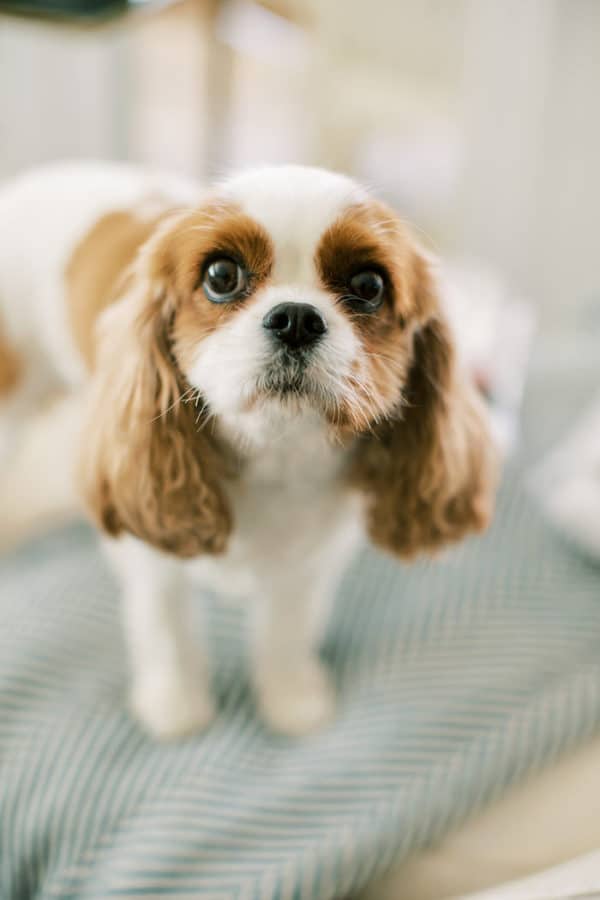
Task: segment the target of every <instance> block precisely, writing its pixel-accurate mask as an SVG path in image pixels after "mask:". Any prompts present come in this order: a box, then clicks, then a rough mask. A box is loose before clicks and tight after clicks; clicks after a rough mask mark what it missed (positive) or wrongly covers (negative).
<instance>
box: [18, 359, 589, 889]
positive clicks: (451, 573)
mask: <svg viewBox="0 0 600 900" xmlns="http://www.w3.org/2000/svg"><path fill="white" fill-rule="evenodd" d="M559 376H560V373H558V374H557V375H556V378H557V382H556V383H557V384H558V378H559ZM561 383H562V390H563V393H564V380H563V381H562V382H561ZM586 383H587V379H584V378H582V379H580V380H577V379H576V378H573V379H572V381H571V388H570V390H569V392H568V393H567V394H565V396H564V398H563V401H564V402H563V404H562V407H561V415H562V418H561V416H559V415H557V412H558V411H557V409H556V404H555V408H554V409H553V411H552V415H550V414H549V413H548V405H547V404H545V405H544V404H540V396H549V394H548V392H549V391H550V390H551V389H552V382H551V381H550V382H549V381H548V378H547V377H546V376H544V378H542V379H540V380H539V381H538V382H536V384H535V386H534V388H533V393H531V392H530V399H529V407H528V408H529V409H530V410H533V411H535V416H532V417H531V418H529V416H526V433H525V441H524V450H523V452H522V454H521V456H520V457H519V458H518V459H516V460H514V461H513V462H511V463H510V465H509V466H508V467H507V469H506V471H505V474H504V479H503V484H502V488H501V491H500V497H499V507H498V515H497V517H496V520H495V522H494V525H493V527H492V528H491V530H490V532H489V533H488V534H487V535H485V536H484V537H481V538H474V539H473V540H471V541H469V542H467V543H465V544H464V545H463V546H461V547H459V548H456V549H454V550H452V551H451V552H449V553H448V554H447V555H446V556H445V557H444V558H443V559H441V560H438V561H436V562H424V563H419V564H417V565H414V566H410V567H401V566H399V565H397V564H396V563H395V562H394V561H393V560H389V559H387V558H384V557H383V556H379V555H377V554H375V553H374V552H373V551H371V550H365V552H364V553H363V555H362V557H361V558H360V560H359V561H358V562H357V564H356V565H355V566H354V568H353V569H352V571H350V572H349V573H348V575H347V577H346V579H345V582H344V584H343V586H342V589H341V591H340V596H339V598H338V604H337V608H336V613H335V615H334V619H333V621H332V623H331V627H330V630H329V634H328V638H327V641H326V642H325V645H324V647H323V653H324V655H325V656H326V658H327V659H328V661H329V663H330V665H331V666H332V668H333V670H334V673H335V677H336V679H337V682H338V686H339V691H340V706H339V714H338V717H337V720H336V722H335V723H334V724H333V725H332V726H331V727H330V728H329V729H328V730H327V731H325V732H323V733H322V734H319V735H315V736H313V737H310V738H307V739H304V740H300V741H292V740H285V739H283V738H276V737H273V736H272V735H270V734H269V733H268V732H267V731H266V730H265V729H264V727H263V726H262V724H261V722H260V721H259V719H258V717H257V716H256V714H255V710H254V708H253V705H252V700H251V696H250V692H249V689H248V679H247V672H246V661H245V656H244V632H245V627H246V626H245V621H244V616H243V610H242V609H238V608H232V607H225V606H223V605H222V604H220V603H218V601H217V599H216V598H215V597H212V596H204V597H201V596H200V595H199V596H198V604H200V603H202V604H205V605H206V606H207V607H208V610H209V634H210V643H211V646H212V648H213V652H212V655H213V659H214V661H215V663H216V665H215V669H214V673H213V677H214V684H215V690H216V693H217V696H218V698H219V705H220V716H219V719H218V721H217V723H216V725H215V726H214V727H213V729H212V730H211V731H210V732H209V733H208V734H206V735H204V736H199V737H196V738H192V739H190V740H188V741H185V742H182V743H180V744H176V745H172V746H159V745H156V744H154V743H152V742H151V741H150V740H149V739H148V738H147V737H146V736H145V735H144V734H143V733H142V732H141V731H140V730H139V728H138V727H137V725H136V723H135V722H134V721H132V719H131V718H130V717H129V715H128V714H127V712H126V709H125V705H124V689H125V683H126V667H125V662H124V649H123V646H122V643H121V636H120V630H119V622H118V605H117V596H116V589H115V584H114V582H113V580H112V578H111V576H110V573H109V571H108V569H107V567H106V565H105V563H104V561H103V559H102V556H101V554H100V553H99V551H98V547H97V543H96V539H95V537H94V535H93V534H92V533H91V532H90V531H88V530H87V529H86V528H84V527H83V526H75V527H71V528H67V529H65V530H62V531H59V532H57V533H55V534H52V535H50V536H49V537H47V538H45V539H42V540H38V541H36V542H33V543H31V544H29V545H28V546H26V547H25V548H23V549H22V550H20V551H18V552H17V553H14V554H12V555H11V556H9V557H7V558H5V559H4V560H2V561H1V562H0V862H1V865H0V896H2V898H6V900H25V898H30V897H36V898H38V900H46V898H73V900H80V898H103V900H104V898H108V897H123V898H125V897H137V898H139V897H155V896H168V897H170V898H180V897H181V898H183V897H187V898H189V897H209V898H211V900H217V898H221V900H225V898H234V897H235V898H242V897H243V898H248V900H251V898H261V900H263V898H265V900H266V898H273V900H275V898H278V900H280V898H293V900H296V898H298V900H300V898H302V900H317V898H318V900H328V898H331V900H335V898H342V897H347V896H350V895H352V896H354V895H356V894H358V893H359V892H362V891H365V890H367V889H369V892H368V894H367V895H366V896H369V897H373V898H376V897H379V898H383V897H385V898H392V897H393V898H394V900H407V898H410V900H416V898H419V900H421V898H425V897H430V898H433V897H438V898H439V897H441V896H445V895H448V894H450V893H461V892H463V893H464V892H465V891H468V890H475V889H478V888H479V887H483V886H485V885H487V884H490V883H493V882H494V881H500V880H504V879H506V878H509V877H516V876H518V875H520V874H522V872H524V871H528V870H529V869H528V868H527V866H525V864H524V863H523V859H521V860H518V859H515V858H513V859H512V860H511V859H510V853H508V855H507V856H506V857H505V859H504V862H505V863H506V865H504V866H503V865H502V862H503V859H502V853H497V852H496V851H498V850H500V849H501V848H500V845H499V844H498V840H497V836H498V834H504V835H505V837H508V838H511V840H512V844H511V846H512V847H513V850H514V848H515V846H516V847H517V849H520V850H521V851H523V852H522V854H521V856H522V857H525V856H526V855H527V854H526V853H525V852H524V846H523V845H524V840H525V838H524V837H523V834H524V832H523V831H519V827H518V826H521V827H523V822H526V821H532V822H534V823H535V821H539V819H538V820H535V819H531V818H528V817H530V816H531V815H535V812H534V810H535V802H533V801H531V795H532V794H533V795H534V797H537V798H538V799H537V801H536V802H538V809H540V808H541V809H542V810H544V809H547V806H546V807H544V803H547V802H548V797H549V796H550V795H549V793H548V790H547V789H548V787H549V786H556V785H558V784H559V783H561V779H560V777H557V774H556V773H559V774H560V771H561V767H565V766H566V767H567V769H568V771H569V772H571V769H570V768H569V766H571V765H572V768H573V769H574V770H577V772H581V766H580V764H579V762H578V761H577V762H575V763H574V764H570V763H569V759H571V760H579V759H583V758H584V757H585V758H586V759H587V763H586V766H587V768H586V769H585V771H586V772H587V773H591V774H593V775H595V777H596V782H595V783H596V784H597V783H598V780H599V779H598V768H600V756H599V755H598V754H599V753H600V748H599V745H598V738H597V735H598V734H599V732H600V568H599V567H598V565H597V564H596V563H594V562H593V561H592V560H590V559H587V558H585V557H584V556H583V555H581V554H580V553H579V552H578V551H577V550H576V549H575V548H573V547H570V546H569V545H568V544H567V543H566V542H565V541H564V540H563V539H562V538H561V537H560V535H558V534H556V533H554V531H553V530H552V529H551V528H550V527H549V526H548V525H547V524H546V522H545V521H544V519H543V517H542V515H541V513H540V512H539V510H538V508H537V506H536V503H535V501H534V500H533V499H532V498H531V497H530V496H529V493H528V491H527V489H526V487H525V480H526V479H525V476H524V473H525V472H527V470H528V467H529V466H530V464H531V461H532V460H533V459H534V458H535V455H536V453H537V452H538V450H539V444H540V442H545V441H547V440H548V439H549V437H550V436H551V435H550V432H551V431H552V430H553V431H554V433H556V432H557V430H560V428H561V427H563V426H564V422H565V420H566V418H568V416H569V415H570V414H571V412H572V408H573V407H574V406H576V405H577V404H578V403H579V401H580V399H581V397H582V395H583V393H585V389H586ZM536 392H537V393H536ZM550 419H552V422H551V423H550ZM536 442H537V444H536ZM580 754H582V756H580ZM596 761H598V766H597V765H596ZM572 774H573V772H571V774H570V775H569V779H570V778H571V775H572ZM590 777H591V775H590ZM544 779H546V782H545V787H544ZM540 780H541V781H540ZM540 783H541V784H542V788H541V789H540V788H539V785H540ZM574 783H575V782H574V781H572V780H571V781H569V780H568V786H567V788H566V789H565V790H563V793H562V795H561V794H560V793H559V794H558V796H562V797H563V798H565V797H571V798H573V797H574V796H575V795H574V794H573V792H572V788H571V785H572V784H574ZM587 784H588V785H591V782H589V781H588V782H587ZM536 785H538V787H537V788H536ZM586 794H587V796H586ZM577 796H578V797H580V798H581V799H582V800H584V801H585V803H586V804H587V807H588V808H589V809H590V811H591V816H590V818H589V819H588V820H587V824H588V826H589V828H591V829H592V831H591V832H590V831H589V828H588V834H587V835H583V836H582V841H583V843H582V841H580V840H579V837H580V836H579V835H576V837H577V840H574V841H573V842H572V843H571V844H569V845H567V844H566V843H565V842H564V840H563V839H562V838H560V839H559V840H558V844H559V850H558V853H559V854H563V857H562V858H566V856H569V855H575V854H576V853H579V852H581V853H583V852H586V851H587V850H588V849H592V847H590V846H588V845H589V844H593V843H594V841H595V840H596V836H595V834H594V833H593V832H594V831H595V823H596V822H600V816H598V814H597V813H598V807H597V805H596V806H594V803H595V804H597V803H598V800H597V798H598V797H599V796H600V792H598V791H597V790H595V791H593V789H592V790H591V791H590V790H589V788H588V790H587V791H586V790H585V789H584V790H581V789H580V791H579V794H577ZM523 798H525V799H523ZM528 798H529V800H528ZM588 798H593V800H592V799H589V800H588ZM565 802H566V801H565V800H564V799H563V801H561V806H564V804H565ZM573 802H574V801H573ZM511 803H515V805H514V806H513V807H511V806H510V804H511ZM523 803H525V806H523ZM540 803H541V807H540ZM582 808H583V807H582ZM507 809H508V812H507V811H506V810H507ZM511 810H512V811H511ZM490 817H492V819H491V825H490V824H489V823H490ZM494 817H495V818H494ZM546 818H547V816H545V815H542V819H546ZM558 818H565V816H564V815H563V814H562V813H559V816H558ZM579 819H580V817H579V816H578V815H575V811H574V814H573V816H572V820H573V821H579ZM486 822H487V823H488V824H487V825H486ZM546 824H547V823H546ZM494 829H495V830H494ZM532 829H533V830H535V824H534V825H532ZM513 839H514V840H513ZM597 839H598V844H599V845H600V825H599V826H598V835H597ZM486 841H491V845H492V847H493V848H494V852H492V853H491V854H488V857H486V855H485V852H484V849H485V847H486V846H488V847H489V846H490V844H489V843H486ZM586 841H587V844H588V845H586ZM509 843H510V841H509ZM576 845H577V846H576ZM436 860H437V863H436ZM440 860H442V863H441V868H440V867H439V866H440ZM498 860H500V864H498ZM507 860H508V861H507ZM554 861H555V860H554V859H550V858H548V857H547V856H544V854H543V853H541V854H539V855H538V856H537V857H536V854H535V852H532V853H529V857H528V863H529V865H531V864H532V863H533V864H534V865H533V867H534V868H535V867H537V866H539V867H541V866H543V865H549V864H551V863H552V862H554ZM556 861H559V860H556ZM436 864H437V865H438V869H437V872H438V876H439V872H440V871H441V872H442V875H443V873H444V872H446V876H444V877H438V876H436V875H435V866H436ZM419 866H421V869H420V870H419ZM477 866H479V869H478V870H477ZM494 866H496V869H494ZM519 866H522V869H521V871H519ZM452 867H456V868H457V869H460V870H461V872H462V875H461V876H460V877H458V878H454V880H453V879H452V878H451V877H447V872H448V871H449V870H452ZM511 867H512V868H511ZM469 870H471V872H473V871H474V870H476V871H477V872H478V874H477V877H476V878H474V879H473V878H471V880H469V878H468V877H465V872H466V873H467V875H468V874H469ZM386 873H388V874H387V878H388V881H387V885H385V884H384V883H383V882H382V881H381V880H380V879H381V878H382V877H383V876H384V875H385V874H386ZM390 873H391V874H390ZM394 873H395V874H394ZM432 873H433V874H432ZM390 879H392V880H390ZM385 891H387V893H385ZM428 891H429V893H428Z"/></svg>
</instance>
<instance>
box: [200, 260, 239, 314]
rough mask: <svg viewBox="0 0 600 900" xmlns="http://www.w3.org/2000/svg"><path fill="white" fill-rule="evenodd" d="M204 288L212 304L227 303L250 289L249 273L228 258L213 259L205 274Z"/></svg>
mask: <svg viewBox="0 0 600 900" xmlns="http://www.w3.org/2000/svg"><path fill="white" fill-rule="evenodd" d="M202 287H203V288H204V293H205V294H206V296H207V298H208V299H209V300H210V301H211V302H212V303H227V302H228V301H229V300H235V299H236V298H237V297H240V296H241V295H242V294H243V293H244V291H245V290H246V288H247V287H248V273H247V272H246V270H245V269H244V268H243V267H242V266H241V265H240V264H239V263H237V262H236V261H235V260H234V259H230V258H229V257H228V256H223V257H220V258H219V259H213V261H212V262H211V263H210V265H208V266H207V268H206V272H205V273H204V279H203V281H202Z"/></svg>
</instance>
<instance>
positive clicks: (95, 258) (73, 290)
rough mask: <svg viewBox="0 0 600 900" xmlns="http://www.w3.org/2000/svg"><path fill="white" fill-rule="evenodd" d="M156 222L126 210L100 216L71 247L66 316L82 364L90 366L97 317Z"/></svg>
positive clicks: (94, 351)
mask: <svg viewBox="0 0 600 900" xmlns="http://www.w3.org/2000/svg"><path fill="white" fill-rule="evenodd" d="M156 224H157V220H156V219H153V220H151V221H150V220H144V219H141V218H139V217H137V216H136V215H134V214H133V213H132V212H130V211H128V210H115V211H114V212H110V213H107V214H106V215H105V216H102V218H100V219H99V220H98V221H97V222H96V224H95V225H94V227H93V228H92V229H91V230H90V231H89V232H88V233H87V234H86V235H85V236H84V238H83V240H82V241H81V242H80V244H79V245H78V246H77V247H76V248H75V251H74V253H73V255H72V256H71V259H70V260H69V263H68V265H67V269H66V272H65V286H66V301H67V314H68V316H69V324H70V327H71V332H72V334H73V338H74V340H75V344H76V345H77V348H78V350H79V352H80V353H81V355H82V357H83V359H84V361H85V363H86V365H87V366H88V367H89V368H90V369H91V368H93V366H94V362H95V355H96V336H95V329H96V323H97V321H98V317H99V316H100V314H101V313H102V312H103V311H104V310H105V309H106V307H107V306H109V305H110V304H111V303H113V302H114V300H115V299H116V296H117V286H118V285H119V284H120V281H121V279H122V278H123V275H124V273H125V271H126V270H127V268H128V267H129V266H130V265H131V263H132V262H133V260H134V258H135V255H136V253H137V252H138V250H139V248H140V247H141V245H142V244H143V243H144V241H146V240H147V239H148V238H149V237H150V235H151V234H152V232H153V231H154V228H155V227H156Z"/></svg>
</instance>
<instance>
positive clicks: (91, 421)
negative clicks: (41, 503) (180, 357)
mask: <svg viewBox="0 0 600 900" xmlns="http://www.w3.org/2000/svg"><path fill="white" fill-rule="evenodd" d="M144 263H145V259H144V257H143V256H142V259H141V262H140V263H139V264H138V265H137V266H136V268H135V269H134V271H133V272H132V273H131V274H130V275H129V279H130V282H131V283H130V286H129V287H128V289H127V290H126V292H125V294H124V296H123V298H122V299H120V300H119V301H118V302H117V303H115V305H114V306H113V307H111V308H109V309H108V310H107V311H106V312H105V313H104V315H103V316H102V318H101V320H100V328H99V337H98V340H99V345H98V346H99V352H98V357H97V361H96V367H95V371H94V373H93V376H92V379H91V385H90V393H89V400H88V414H87V416H86V423H85V425H84V428H83V432H82V435H81V452H80V476H81V482H82V486H83V492H84V496H85V499H86V501H87V504H88V507H89V509H90V510H91V512H92V514H93V516H94V518H95V519H96V521H97V522H98V523H99V524H100V526H101V527H102V528H103V529H104V530H105V531H106V532H108V533H109V534H111V535H114V536H116V535H119V534H120V533H121V532H123V531H128V532H131V533H132V534H134V535H136V536H137V537H139V538H141V539H143V540H144V541H147V542H149V543H150V544H153V545H154V546H156V547H158V548H159V549H161V550H164V551H166V552H169V553H173V554H175V555H177V556H180V557H193V556H196V555H198V554H201V553H219V552H221V551H222V550H223V549H224V548H225V544H226V540H227V537H228V535H229V532H230V529H231V522H230V513H229V509H228V506H227V503H226V500H225V497H224V494H223V492H222V489H221V479H222V477H223V474H224V473H223V471H222V463H221V460H220V455H219V453H218V451H217V449H216V447H215V445H214V441H213V439H212V437H211V434H210V430H209V429H210V423H209V424H205V425H204V426H203V427H202V428H200V427H199V425H198V424H197V419H198V414H199V410H198V408H197V406H196V405H195V403H194V399H195V397H194V394H193V392H192V391H191V390H190V387H189V385H188V384H187V383H186V382H185V379H184V378H183V376H182V375H181V373H180V372H179V371H178V368H177V365H176V362H175V360H174V358H173V356H172V353H171V347H170V329H171V326H172V322H173V316H174V313H175V305H176V298H175V297H174V296H173V295H172V294H171V291H170V285H169V281H168V273H167V271H161V272H160V273H159V276H158V277H150V275H149V274H148V273H147V271H146V269H147V268H149V267H147V266H145V265H144Z"/></svg>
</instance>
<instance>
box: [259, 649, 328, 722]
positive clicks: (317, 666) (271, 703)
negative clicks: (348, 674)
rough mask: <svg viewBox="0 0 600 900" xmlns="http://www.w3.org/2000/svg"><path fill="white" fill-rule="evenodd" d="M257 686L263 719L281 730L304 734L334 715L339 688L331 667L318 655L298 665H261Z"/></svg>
mask: <svg viewBox="0 0 600 900" xmlns="http://www.w3.org/2000/svg"><path fill="white" fill-rule="evenodd" d="M256 688H257V692H258V703H259V707H260V711H261V715H262V717H263V720H264V721H265V722H266V724H267V725H268V726H269V727H270V728H271V729H272V730H273V731H276V732H278V733H279V734H286V735H290V736H291V737H300V736H301V735H304V734H310V733H311V732H313V731H318V730H319V729H320V728H323V727H324V726H325V725H327V724H328V723H329V722H330V721H331V720H332V718H333V715H334V712H335V691H334V688H333V685H332V683H331V678H330V676H329V673H328V672H327V669H326V668H325V667H324V666H323V665H322V664H321V663H320V662H319V661H318V660H316V659H307V660H305V661H303V662H302V663H300V664H299V665H298V666H296V667H294V668H292V667H290V668H287V667H286V668H281V667H280V666H273V667H269V666H267V667H264V666H261V671H260V672H259V673H257V679H256Z"/></svg>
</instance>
